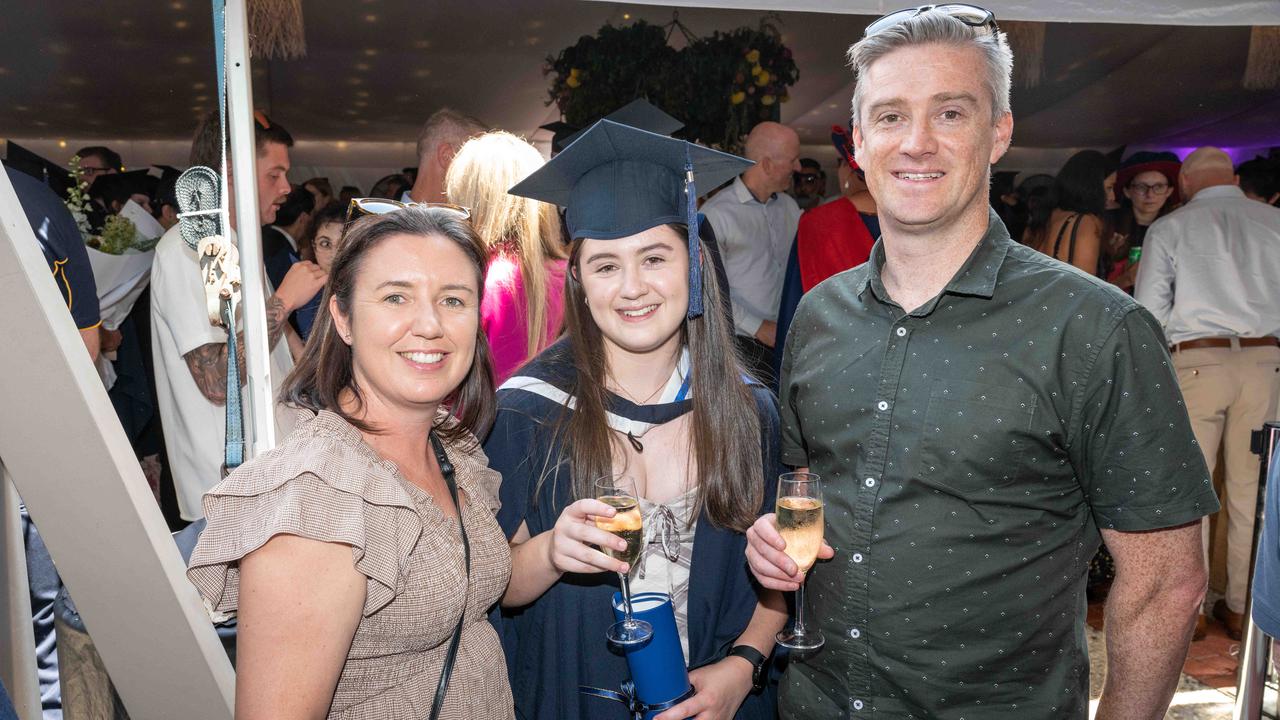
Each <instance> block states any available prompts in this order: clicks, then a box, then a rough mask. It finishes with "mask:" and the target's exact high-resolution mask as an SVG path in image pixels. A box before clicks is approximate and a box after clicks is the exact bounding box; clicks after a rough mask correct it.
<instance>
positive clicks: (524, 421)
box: [484, 338, 785, 720]
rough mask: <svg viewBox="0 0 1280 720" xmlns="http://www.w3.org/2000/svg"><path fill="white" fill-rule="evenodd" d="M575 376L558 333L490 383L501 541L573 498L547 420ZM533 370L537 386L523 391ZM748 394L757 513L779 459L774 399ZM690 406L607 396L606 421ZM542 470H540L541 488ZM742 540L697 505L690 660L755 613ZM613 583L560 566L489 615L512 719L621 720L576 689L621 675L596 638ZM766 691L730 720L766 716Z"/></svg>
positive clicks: (622, 713)
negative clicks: (503, 663)
mask: <svg viewBox="0 0 1280 720" xmlns="http://www.w3.org/2000/svg"><path fill="white" fill-rule="evenodd" d="M576 373H577V371H576V369H575V367H574V366H573V358H572V351H571V347H570V345H569V340H568V339H567V338H566V339H562V340H561V341H559V342H557V343H556V344H555V345H553V346H551V347H550V348H548V349H547V350H545V351H544V352H543V353H542V354H541V355H539V356H538V357H537V358H535V359H534V360H533V361H532V362H531V363H530V364H528V365H526V366H525V367H524V368H522V369H521V370H520V371H519V372H518V373H517V377H514V378H512V380H511V381H508V383H507V384H505V385H504V386H503V387H502V388H501V389H499V391H498V414H497V419H496V421H495V424H494V427H493V431H492V432H491V433H490V435H489V438H488V440H487V441H486V442H485V446H484V450H485V453H486V454H487V455H488V457H489V465H490V467H492V468H493V469H495V470H498V471H499V472H501V473H502V486H501V492H500V498H501V500H502V508H501V510H500V511H499V513H498V523H499V524H500V525H501V526H502V529H503V531H504V532H506V534H507V537H508V538H510V537H511V536H512V535H513V534H515V532H516V530H517V529H519V527H520V524H521V523H522V522H523V523H527V524H528V528H529V533H530V535H531V536H532V535H538V534H539V533H542V532H545V531H547V530H550V529H551V528H552V527H554V526H555V523H556V520H557V519H558V518H559V517H560V513H561V512H562V511H563V510H564V508H565V507H566V506H568V505H569V504H570V503H572V502H573V499H574V498H573V497H572V483H571V480H570V475H569V461H568V458H567V455H566V453H565V452H564V449H563V448H562V446H561V443H560V442H559V441H558V440H557V439H556V438H555V437H553V427H554V425H555V423H556V421H557V419H558V418H559V415H560V413H561V411H562V408H563V407H564V403H565V402H567V397H568V395H569V392H570V391H571V389H572V384H573V381H574V378H575V377H576ZM530 378H533V379H537V380H541V381H544V384H542V385H541V386H540V387H531V386H530V383H529V379H530ZM751 390H752V394H753V396H754V397H755V400H756V408H757V411H758V412H759V416H760V425H761V462H762V463H763V466H764V478H765V488H764V504H763V506H762V507H761V513H764V512H767V511H770V510H772V507H773V503H774V498H775V494H776V486H777V476H778V474H779V473H780V472H784V471H785V468H783V467H782V465H781V461H780V459H779V455H778V438H779V430H778V409H777V401H776V400H775V399H774V397H773V395H772V393H771V392H769V390H767V389H766V388H764V387H762V386H760V385H755V384H753V385H752V387H751ZM691 405H692V403H691V402H690V401H688V400H685V401H682V402H678V403H665V404H658V405H645V406H637V405H634V404H632V403H630V402H628V401H627V400H625V399H623V398H621V397H618V396H612V395H611V396H610V407H609V412H610V414H611V418H610V424H611V425H612V426H614V427H618V424H619V423H626V422H635V423H642V424H660V423H662V422H666V421H668V420H670V419H673V418H674V417H678V416H679V415H681V414H683V413H684V412H688V411H690V410H691V409H692V407H691ZM654 450H657V448H654ZM651 451H652V450H651ZM544 467H548V468H549V473H548V476H547V478H546V480H545V481H544V482H543V483H542V485H541V487H540V488H539V487H538V479H539V477H541V475H542V472H543V469H544ZM535 492H536V497H535ZM745 548H746V536H745V535H743V534H741V533H737V532H733V531H731V530H727V529H723V528H717V527H714V526H713V525H712V524H711V521H710V519H709V518H708V517H707V515H706V512H705V511H704V512H703V513H702V514H701V515H700V516H699V518H698V525H697V529H696V530H695V533H694V542H693V558H692V568H691V570H690V578H689V600H688V603H689V607H688V610H689V666H690V667H691V668H696V667H699V666H701V665H706V664H709V663H712V662H715V661H717V660H720V659H722V658H723V657H724V656H725V655H726V653H727V652H728V651H729V649H730V648H731V647H732V646H733V645H734V643H735V641H736V640H737V638H738V636H739V635H741V634H742V632H743V631H744V630H745V629H746V627H747V624H748V622H749V621H750V620H751V616H752V614H753V613H754V612H755V608H756V603H757V596H756V590H755V584H754V580H753V578H752V577H751V573H750V570H749V568H748V567H747V562H746V556H745V554H744V552H745ZM619 589H620V586H619V579H618V576H617V574H615V573H604V572H602V573H593V574H574V573H569V574H565V575H564V576H563V577H561V579H560V580H559V581H558V582H557V583H556V584H554V585H552V586H551V588H550V589H548V590H547V591H546V593H544V594H543V595H542V596H541V597H539V598H538V599H537V600H535V601H534V602H533V603H532V604H530V605H528V606H525V607H523V608H517V609H503V610H501V611H500V612H498V611H495V613H494V614H493V616H492V619H493V621H494V622H495V624H496V625H497V626H498V633H499V636H500V637H502V640H503V649H504V651H505V653H506V657H507V669H508V672H509V674H510V676H511V688H512V694H513V696H514V699H515V706H516V717H517V718H525V719H528V720H571V719H573V718H581V719H582V720H588V719H590V720H611V719H615V718H616V719H617V720H628V714H627V712H626V710H625V708H624V707H623V706H622V705H621V704H620V703H617V702H613V701H609V700H605V699H601V698H597V697H591V696H586V695H582V694H579V692H578V686H579V685H590V686H594V687H601V688H609V689H614V690H616V689H617V688H618V687H619V685H621V683H622V682H623V681H624V680H626V679H627V678H628V677H629V671H628V668H627V662H626V659H625V658H624V657H623V656H622V654H621V652H620V651H618V650H617V649H616V648H611V646H610V644H609V642H608V640H606V639H605V632H606V630H608V628H609V626H610V625H612V624H613V622H614V618H613V613H612V610H611V608H610V599H611V597H612V595H613V593H614V592H615V591H618V590H619ZM774 690H775V688H774V686H773V685H770V686H768V687H766V688H765V689H764V691H763V692H760V693H752V694H749V695H748V696H747V698H746V700H745V701H744V703H743V705H742V707H741V709H740V710H739V712H738V714H737V716H736V717H737V718H738V719H739V720H764V719H771V718H775V717H776V716H777V708H776V698H775V693H774Z"/></svg>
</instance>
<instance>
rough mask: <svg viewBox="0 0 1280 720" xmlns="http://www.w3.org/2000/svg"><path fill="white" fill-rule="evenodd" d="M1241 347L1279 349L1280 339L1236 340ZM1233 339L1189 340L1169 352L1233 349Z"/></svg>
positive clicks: (1171, 347)
mask: <svg viewBox="0 0 1280 720" xmlns="http://www.w3.org/2000/svg"><path fill="white" fill-rule="evenodd" d="M1235 340H1236V342H1238V343H1239V344H1240V347H1277V346H1280V339H1278V338H1274V337H1260V338H1235ZM1231 341H1232V338H1200V339H1199V340H1188V341H1186V342H1180V343H1177V344H1175V345H1170V346H1169V350H1171V351H1172V352H1178V351H1179V350H1197V349H1199V348H1229V347H1231Z"/></svg>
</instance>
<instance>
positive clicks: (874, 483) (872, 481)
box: [862, 478, 876, 487]
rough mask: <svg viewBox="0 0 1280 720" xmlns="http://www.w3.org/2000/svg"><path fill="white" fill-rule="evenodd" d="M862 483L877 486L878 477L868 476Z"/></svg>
mask: <svg viewBox="0 0 1280 720" xmlns="http://www.w3.org/2000/svg"><path fill="white" fill-rule="evenodd" d="M862 484H863V485H866V486H867V487H875V486H876V479H875V478H867V479H866V480H863V481H862Z"/></svg>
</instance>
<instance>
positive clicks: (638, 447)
mask: <svg viewBox="0 0 1280 720" xmlns="http://www.w3.org/2000/svg"><path fill="white" fill-rule="evenodd" d="M609 379H610V380H612V381H613V386H614V387H615V388H617V389H618V392H620V393H622V394H623V395H625V396H626V398H627V399H628V400H630V401H631V402H633V403H635V404H636V405H648V404H649V401H650V400H652V399H654V398H655V397H657V395H658V393H660V392H662V390H663V388H665V387H666V386H667V383H668V382H670V380H664V381H662V383H661V384H659V385H658V387H657V388H655V389H654V391H653V392H651V393H649V394H648V395H647V396H646V397H645V398H644V399H643V400H640V399H638V398H637V397H636V396H635V395H632V394H631V393H630V392H628V391H627V389H626V388H625V387H623V386H622V383H620V382H618V379H617V378H615V377H610V378H609ZM627 442H629V443H631V447H632V448H634V449H635V451H636V452H637V453H643V452H644V443H642V442H640V438H638V437H636V436H635V433H633V432H631V431H630V430H628V431H627Z"/></svg>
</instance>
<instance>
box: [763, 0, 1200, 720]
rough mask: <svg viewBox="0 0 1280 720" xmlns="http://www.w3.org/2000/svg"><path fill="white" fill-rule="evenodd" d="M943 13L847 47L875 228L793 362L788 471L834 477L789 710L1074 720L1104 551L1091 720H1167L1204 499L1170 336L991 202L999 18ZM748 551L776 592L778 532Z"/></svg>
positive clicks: (1184, 636) (798, 320) (791, 567)
mask: <svg viewBox="0 0 1280 720" xmlns="http://www.w3.org/2000/svg"><path fill="white" fill-rule="evenodd" d="M944 8H947V9H938V10H926V11H924V12H915V11H907V12H904V13H902V14H901V15H900V16H899V17H898V18H897V19H896V20H895V18H894V17H893V16H887V17H886V20H885V21H884V22H879V23H873V24H872V26H871V27H869V28H868V31H867V36H866V38H865V39H864V40H863V41H862V42H860V43H859V44H857V45H855V46H854V48H853V49H852V50H851V52H850V56H851V58H852V60H853V62H854V65H855V69H856V71H857V74H858V85H857V87H856V90H855V93H854V113H855V124H854V139H855V147H856V152H857V157H858V162H859V164H860V165H862V167H863V168H864V169H865V170H866V172H867V181H868V185H869V186H870V189H871V192H872V194H873V195H874V196H875V197H876V200H877V203H878V206H879V210H880V220H881V223H882V229H883V236H882V237H881V239H880V241H879V242H878V243H877V244H876V247H875V249H874V251H873V253H872V257H871V260H870V262H868V263H866V264H864V265H862V266H859V267H857V268H854V269H853V270H850V271H848V272H845V273H842V274H840V275H837V276H835V277H834V278H832V279H830V280H828V281H826V282H825V283H823V284H821V285H819V286H818V287H817V288H815V289H814V290H812V291H810V292H809V293H808V294H807V295H806V296H805V298H804V300H803V301H802V302H801V304H800V307H799V309H798V310H797V312H796V316H795V320H794V322H793V325H792V329H791V332H790V335H789V337H788V338H787V343H786V347H785V351H784V359H783V366H782V385H781V398H782V420H783V446H782V449H783V459H784V461H785V462H787V463H788V464H791V465H794V466H797V467H807V468H809V469H810V470H812V471H813V472H816V473H818V474H819V475H821V476H822V477H823V479H824V480H825V495H826V497H825V499H826V531H827V540H828V542H829V543H830V545H831V548H833V549H834V556H833V553H832V551H831V550H827V551H826V552H824V553H823V555H824V556H826V557H830V558H831V561H830V562H826V563H820V564H819V565H817V566H815V567H814V569H813V571H812V573H811V574H812V577H811V578H810V579H809V583H808V586H807V590H808V593H807V599H808V601H809V604H810V608H809V610H810V612H809V621H810V623H811V624H812V625H815V626H816V627H817V628H818V629H820V630H821V631H822V632H823V634H824V635H825V636H826V644H825V646H824V647H823V648H822V649H821V650H819V651H818V652H816V653H814V654H813V655H811V656H809V657H796V658H793V662H792V664H791V666H790V668H789V670H788V672H787V674H786V676H785V677H784V679H783V687H782V693H781V701H780V709H781V713H782V716H783V717H788V718H801V717H803V718H805V720H819V719H821V718H845V717H859V716H862V715H865V714H870V713H872V712H874V713H875V715H876V716H877V717H892V718H974V719H979V720H990V719H995V718H1011V719H1012V718H1018V719H1019V720H1021V719H1024V718H1055V719H1056V718H1084V717H1086V716H1087V712H1088V686H1089V662H1088V656H1087V648H1086V644H1085V634H1084V618H1085V607H1086V603H1085V594H1084V583H1085V576H1086V573H1087V570H1088V566H1089V559H1090V558H1091V557H1092V556H1093V554H1094V551H1095V550H1096V549H1097V547H1098V543H1099V540H1100V538H1101V540H1102V541H1105V542H1106V543H1107V546H1108V548H1109V549H1110V550H1111V552H1112V554H1113V555H1114V556H1115V559H1116V580H1115V584H1114V585H1113V588H1112V591H1111V596H1110V601H1109V603H1108V605H1107V646H1108V649H1107V653H1108V662H1109V667H1108V676H1107V683H1106V687H1105V690H1104V693H1103V697H1102V700H1101V703H1100V707H1099V714H1098V717H1099V718H1112V719H1115V718H1126V719H1128V718H1158V717H1163V715H1164V710H1165V708H1167V706H1168V703H1169V699H1170V697H1171V696H1172V693H1173V690H1174V687H1175V686H1176V683H1177V679H1178V676H1179V672H1180V670H1181V666H1182V661H1183V659H1184V658H1185V656H1186V651H1187V646H1188V643H1189V642H1190V637H1191V632H1192V629H1193V627H1194V624H1195V620H1196V617H1197V614H1198V611H1199V604H1200V602H1201V601H1202V598H1203V594H1204V586H1205V571H1204V567H1203V560H1202V557H1201V550H1200V542H1201V541H1200V524H1199V519H1200V518H1201V517H1202V516H1204V515H1206V514H1208V513H1210V512H1213V511H1214V510H1216V509H1217V507H1218V503H1217V499H1216V498H1215V496H1214V493H1213V490H1212V487H1211V485H1210V480H1209V476H1208V473H1207V471H1206V468H1205V465H1204V462H1203V459H1202V457H1201V454H1200V451H1199V448H1198V447H1197V446H1196V444H1195V438H1194V436H1193V434H1192V432H1191V427H1190V424H1189V422H1188V420H1187V414H1186V411H1185V409H1184V407H1183V403H1182V397H1181V395H1180V394H1179V391H1178V385H1177V379H1176V377H1175V375H1174V373H1173V371H1172V369H1171V366H1170V361H1169V357H1168V353H1167V351H1166V350H1165V345H1166V344H1165V341H1164V337H1163V334H1162V332H1161V330H1160V327H1159V325H1158V324H1157V323H1156V322H1155V321H1154V320H1153V319H1152V317H1151V316H1150V314H1148V313H1147V312H1146V311H1145V310H1144V309H1142V308H1141V307H1140V306H1138V305H1137V304H1136V303H1135V302H1133V300H1132V299H1131V298H1129V297H1128V296H1126V295H1124V294H1123V293H1120V292H1118V291H1116V290H1115V289H1113V288H1112V287H1111V286H1109V285H1107V284H1105V283H1102V282H1099V281H1097V280H1096V279H1094V278H1092V277H1090V276H1088V275H1085V274H1083V273H1080V272H1078V271H1076V270H1074V269H1072V268H1070V267H1069V266H1066V265H1064V264H1062V263H1059V262H1057V261H1055V260H1052V259H1050V258H1048V257H1046V256H1044V255H1041V254H1039V253H1037V252H1035V251H1033V250H1031V249H1029V248H1027V247H1024V246H1022V245H1019V244H1017V243H1014V242H1013V241H1012V240H1011V239H1010V238H1009V235H1008V232H1007V231H1006V230H1005V227H1004V225H1003V224H1002V223H1001V222H1000V220H999V218H998V217H997V216H996V215H995V213H994V212H992V211H991V210H990V208H989V207H988V205H987V186H988V182H989V171H990V165H991V164H993V163H994V162H995V161H997V160H998V159H999V158H1000V156H1001V155H1003V154H1004V152H1005V150H1007V148H1008V146H1009V142H1010V137H1011V134H1012V129H1013V120H1012V116H1011V115H1010V113H1009V110H1008V92H1009V91H1008V87H1009V82H1008V78H1009V72H1010V69H1011V63H1012V59H1011V57H1010V54H1009V51H1008V46H1007V44H1006V42H1005V40H1004V37H1003V35H1002V34H1000V33H999V31H998V29H997V28H996V26H995V21H994V18H992V17H991V16H990V13H986V12H985V11H983V10H981V9H978V8H973V9H965V8H966V6H944ZM895 15H897V14H895ZM748 537H749V539H750V546H749V548H748V551H747V556H748V560H749V561H750V563H751V566H752V569H753V571H754V572H755V573H756V576H757V577H758V578H759V579H760V581H761V582H762V584H764V585H765V586H766V587H770V588H774V589H780V590H793V589H795V588H796V587H797V581H798V580H800V577H799V576H798V575H797V574H796V566H795V564H794V563H792V562H791V561H790V560H789V559H788V558H787V557H786V555H785V554H784V553H783V552H781V550H782V548H783V546H784V543H783V542H782V540H781V538H780V537H779V536H778V534H777V531H776V529H775V527H774V524H773V517H772V516H771V515H770V516H766V517H764V518H761V520H760V521H758V522H757V523H756V525H755V526H754V527H753V528H752V529H751V531H750V532H749V533H748Z"/></svg>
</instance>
